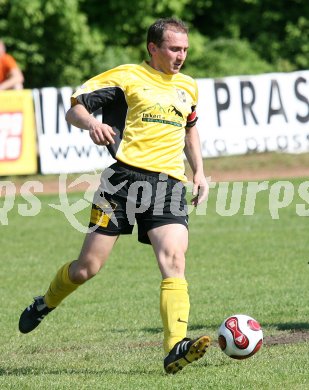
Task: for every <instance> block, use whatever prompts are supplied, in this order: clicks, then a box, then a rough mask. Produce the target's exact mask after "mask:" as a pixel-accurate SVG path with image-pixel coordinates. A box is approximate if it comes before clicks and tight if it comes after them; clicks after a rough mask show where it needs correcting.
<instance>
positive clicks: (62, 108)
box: [56, 88, 71, 134]
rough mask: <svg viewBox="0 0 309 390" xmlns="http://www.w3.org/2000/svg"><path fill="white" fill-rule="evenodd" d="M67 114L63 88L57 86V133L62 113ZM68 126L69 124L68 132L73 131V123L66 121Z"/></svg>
mask: <svg viewBox="0 0 309 390" xmlns="http://www.w3.org/2000/svg"><path fill="white" fill-rule="evenodd" d="M65 114H66V110H65V106H64V103H63V97H62V93H61V89H60V88H57V112H56V118H57V119H56V134H59V127H60V126H59V118H60V115H63V116H65ZM66 124H67V126H68V132H69V133H71V124H70V123H68V122H66Z"/></svg>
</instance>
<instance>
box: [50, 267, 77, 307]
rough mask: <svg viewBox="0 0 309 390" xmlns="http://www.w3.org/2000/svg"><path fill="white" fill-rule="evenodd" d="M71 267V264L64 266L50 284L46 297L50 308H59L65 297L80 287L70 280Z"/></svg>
mask: <svg viewBox="0 0 309 390" xmlns="http://www.w3.org/2000/svg"><path fill="white" fill-rule="evenodd" d="M70 265H71V262H69V263H66V264H65V265H63V266H62V267H61V268H60V269H59V270H58V272H57V274H56V276H55V277H54V279H53V280H52V281H51V283H50V286H49V288H48V290H47V292H46V294H45V296H44V300H45V303H46V305H47V306H48V307H49V308H53V307H57V306H58V305H59V303H60V302H61V301H62V300H63V299H64V298H65V297H67V296H68V295H69V294H71V293H72V292H73V291H75V290H76V289H77V287H79V286H80V284H76V283H72V282H71V280H70V278H69V267H70Z"/></svg>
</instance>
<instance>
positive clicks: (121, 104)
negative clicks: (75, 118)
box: [76, 87, 128, 158]
mask: <svg viewBox="0 0 309 390" xmlns="http://www.w3.org/2000/svg"><path fill="white" fill-rule="evenodd" d="M76 99H77V101H78V103H80V104H82V105H83V106H85V107H86V109H87V110H88V112H90V113H93V112H94V111H97V110H99V109H102V113H103V114H102V121H103V123H106V124H107V125H109V126H111V127H112V128H113V130H114V131H115V133H116V136H115V144H114V145H109V146H108V147H107V148H108V150H109V152H110V154H111V155H112V156H113V157H114V158H115V157H116V153H117V150H118V147H119V144H120V142H121V140H122V136H123V131H124V128H125V123H126V116H127V111H128V105H127V102H126V99H125V94H124V91H123V90H122V89H121V88H119V87H106V88H101V89H98V90H96V91H93V92H89V93H85V94H82V95H79V96H77V98H76Z"/></svg>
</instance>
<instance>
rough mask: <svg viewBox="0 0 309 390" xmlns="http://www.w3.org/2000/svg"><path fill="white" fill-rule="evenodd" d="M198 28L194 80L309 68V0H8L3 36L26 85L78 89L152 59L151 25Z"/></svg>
mask: <svg viewBox="0 0 309 390" xmlns="http://www.w3.org/2000/svg"><path fill="white" fill-rule="evenodd" d="M167 16H175V17H178V18H181V19H183V20H184V21H185V22H186V23H187V24H188V25H189V26H190V55H189V56H188V59H187V63H186V65H185V69H184V72H185V73H189V74H190V75H191V76H192V77H195V78H203V77H212V78H215V77H224V76H230V75H246V74H261V73H267V72H290V71H296V70H303V69H309V2H308V0H220V1H218V0H217V1H214V0H130V1H127V0H66V1H63V0H0V37H1V38H2V39H3V40H4V41H5V43H6V46H7V51H8V52H9V53H10V54H12V55H13V56H14V57H15V59H16V60H17V62H18V63H19V65H20V67H21V69H22V71H23V73H24V76H25V83H24V87H25V88H30V89H32V88H41V87H47V86H53V87H63V86H72V87H74V86H77V85H79V84H80V83H81V81H83V80H86V79H88V78H89V77H91V76H93V75H95V74H98V73H101V72H103V71H105V70H106V69H109V68H111V67H113V66H116V65H119V64H121V63H138V62H140V61H142V60H143V59H145V58H147V51H146V46H145V40H146V31H147V28H148V26H149V25H150V24H151V23H152V22H153V21H154V20H155V19H157V18H159V17H167Z"/></svg>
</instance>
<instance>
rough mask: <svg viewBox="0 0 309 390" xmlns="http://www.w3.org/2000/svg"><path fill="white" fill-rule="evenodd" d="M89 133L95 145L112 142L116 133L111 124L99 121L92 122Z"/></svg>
mask: <svg viewBox="0 0 309 390" xmlns="http://www.w3.org/2000/svg"><path fill="white" fill-rule="evenodd" d="M89 135H90V138H91V139H92V141H93V142H94V143H95V144H96V145H109V144H114V143H115V140H114V136H115V135H116V133H115V132H114V130H113V129H112V127H111V126H109V125H107V124H106V123H100V122H99V121H95V122H92V123H91V125H90V128H89Z"/></svg>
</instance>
